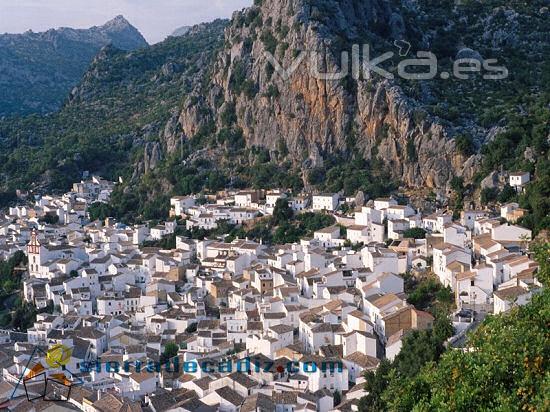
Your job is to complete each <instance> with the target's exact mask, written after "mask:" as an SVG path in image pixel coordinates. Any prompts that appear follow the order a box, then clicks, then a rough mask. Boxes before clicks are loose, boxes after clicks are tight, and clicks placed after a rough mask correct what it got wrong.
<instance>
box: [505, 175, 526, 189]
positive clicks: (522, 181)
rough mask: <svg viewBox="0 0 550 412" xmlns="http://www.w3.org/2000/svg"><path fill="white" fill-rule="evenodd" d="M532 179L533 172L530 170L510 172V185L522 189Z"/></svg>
mask: <svg viewBox="0 0 550 412" xmlns="http://www.w3.org/2000/svg"><path fill="white" fill-rule="evenodd" d="M530 180H531V174H530V173H529V172H515V173H510V186H512V187H514V188H516V190H519V189H521V188H522V187H523V186H524V185H526V184H527V183H529V181H530Z"/></svg>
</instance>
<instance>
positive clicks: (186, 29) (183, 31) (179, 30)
mask: <svg viewBox="0 0 550 412" xmlns="http://www.w3.org/2000/svg"><path fill="white" fill-rule="evenodd" d="M189 30H191V27H190V26H182V27H178V28H177V29H176V30H174V31H173V32H172V34H171V35H170V36H175V37H177V36H183V35H184V34H187V33H188V32H189Z"/></svg>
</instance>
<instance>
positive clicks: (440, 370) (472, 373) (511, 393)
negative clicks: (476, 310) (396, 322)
mask: <svg viewBox="0 0 550 412" xmlns="http://www.w3.org/2000/svg"><path fill="white" fill-rule="evenodd" d="M535 250H536V257H537V260H538V262H539V264H540V269H539V273H538V278H539V280H540V281H541V282H543V284H544V285H545V288H544V289H543V290H542V292H540V293H539V294H535V295H534V297H533V299H532V301H531V303H529V304H527V305H526V306H521V307H515V308H513V309H512V310H511V311H509V312H507V313H504V314H500V315H496V316H489V317H488V318H487V319H486V320H485V321H484V322H483V323H482V325H481V326H480V327H479V328H478V329H477V330H476V331H475V332H473V334H471V335H470V336H469V339H468V346H469V347H471V348H473V349H474V350H470V351H465V352H464V351H462V350H454V349H447V350H445V349H444V347H443V346H442V345H441V342H442V341H443V340H444V339H445V338H444V337H445V335H446V332H444V330H445V328H443V329H442V328H441V325H442V324H440V325H439V326H438V324H437V323H436V325H435V328H434V331H433V332H415V333H413V334H411V335H409V336H407V338H406V339H405V341H404V344H403V348H402V350H401V352H400V353H399V355H398V356H397V357H396V359H395V360H394V361H393V362H388V361H383V362H382V363H381V365H380V368H379V369H378V371H377V372H376V373H369V374H367V384H366V390H367V391H369V395H368V396H366V397H364V398H363V399H361V403H360V410H362V411H407V412H408V411H436V410H445V411H449V410H451V411H489V410H491V411H494V410H498V411H520V410H528V411H542V410H548V407H549V405H550V364H549V359H550V335H549V334H548V324H549V322H550V291H549V290H548V286H549V285H550V259H549V256H550V245H549V244H545V245H539V246H536V247H535ZM440 319H441V318H440ZM440 319H439V320H440Z"/></svg>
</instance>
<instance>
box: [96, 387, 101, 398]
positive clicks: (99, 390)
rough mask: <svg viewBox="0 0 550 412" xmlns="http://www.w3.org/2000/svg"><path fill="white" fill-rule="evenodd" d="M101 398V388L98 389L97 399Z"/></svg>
mask: <svg viewBox="0 0 550 412" xmlns="http://www.w3.org/2000/svg"><path fill="white" fill-rule="evenodd" d="M100 399H101V389H98V390H97V400H100Z"/></svg>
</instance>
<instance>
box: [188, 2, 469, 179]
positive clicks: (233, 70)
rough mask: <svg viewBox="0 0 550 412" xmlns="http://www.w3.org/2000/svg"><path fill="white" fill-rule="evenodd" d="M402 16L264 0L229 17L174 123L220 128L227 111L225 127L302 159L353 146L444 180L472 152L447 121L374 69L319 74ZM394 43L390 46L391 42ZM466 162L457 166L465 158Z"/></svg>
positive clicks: (364, 6) (401, 172) (381, 8)
mask: <svg viewBox="0 0 550 412" xmlns="http://www.w3.org/2000/svg"><path fill="white" fill-rule="evenodd" d="M402 24H403V23H402V18H401V16H400V15H399V14H398V13H396V12H395V11H392V10H391V9H390V8H389V6H388V3H387V2H383V1H378V0H368V1H360V0H343V1H330V0H275V1H263V3H262V5H261V6H253V7H251V8H249V9H246V10H245V11H243V12H238V13H236V14H235V15H234V16H233V19H232V22H231V24H230V26H229V27H228V28H227V29H226V32H225V43H226V45H225V46H226V47H224V49H223V50H222V51H221V52H220V53H219V55H218V58H217V62H216V64H215V67H214V69H213V72H212V73H213V74H212V76H211V81H210V84H209V87H208V88H207V89H208V93H207V94H206V95H205V94H204V93H203V92H199V90H198V89H197V90H196V91H195V93H194V94H193V95H192V96H191V97H190V98H188V99H187V101H186V103H185V105H184V107H183V110H182V112H181V115H180V119H179V123H180V125H181V129H182V130H183V133H184V134H185V135H186V136H187V137H189V138H190V137H192V136H194V135H195V134H196V133H197V132H198V131H199V130H200V129H201V127H203V126H204V125H205V124H206V123H207V122H209V121H214V122H215V123H216V125H217V127H218V129H219V128H223V127H227V126H228V125H227V120H224V116H223V113H224V112H227V111H228V110H233V108H234V114H235V116H236V120H235V123H234V124H233V127H238V128H240V129H242V131H243V135H244V137H245V140H246V143H247V145H248V146H261V147H265V148H268V149H270V150H272V151H276V150H280V148H281V145H284V146H286V149H287V150H288V153H289V158H290V159H291V160H292V161H293V162H294V164H295V165H298V166H300V167H302V168H305V169H307V168H312V167H317V166H322V164H323V161H324V160H325V159H327V157H329V156H332V155H337V154H350V153H360V154H361V155H362V156H364V157H365V158H366V159H370V158H371V157H372V156H378V157H379V158H381V159H383V160H384V162H385V163H386V164H387V166H388V167H389V169H390V170H391V171H392V173H393V174H394V176H395V177H396V178H398V179H399V180H401V181H403V182H404V183H405V184H406V185H409V186H422V185H427V186H429V187H444V186H445V184H446V183H447V182H448V181H449V180H450V178H452V176H454V175H458V176H461V175H465V177H466V178H470V177H471V175H472V174H473V171H474V170H475V164H476V158H472V159H469V160H468V161H466V160H467V159H463V158H462V156H460V155H457V154H456V151H455V146H454V145H455V144H454V141H453V140H452V139H451V138H450V133H449V130H447V129H446V127H445V126H443V125H442V124H440V123H438V122H437V121H436V120H435V119H433V118H431V117H430V116H428V115H427V114H426V112H425V111H423V110H422V109H421V107H420V105H418V104H417V103H416V102H415V101H413V100H411V99H409V98H408V97H407V96H405V94H404V93H403V92H402V90H401V88H400V87H399V86H398V85H396V84H395V83H394V82H393V81H390V80H386V79H383V78H381V77H378V78H377V77H373V78H371V79H364V78H360V79H353V78H351V76H350V75H348V76H347V77H345V78H343V79H340V80H323V79H319V78H318V77H319V76H317V75H315V70H314V66H316V67H317V68H318V71H320V72H325V73H337V72H339V71H340V70H341V61H340V56H339V52H335V50H340V51H348V52H351V47H352V44H362V43H361V42H364V39H365V38H371V39H373V38H376V36H379V35H384V36H386V37H389V38H392V36H394V37H395V38H399V32H400V30H402ZM266 51H269V52H271V53H272V54H273V55H274V56H275V57H276V58H277V60H278V61H279V62H280V64H281V66H282V67H283V68H285V69H288V68H290V67H291V66H292V65H293V63H295V62H296V61H297V57H298V56H300V51H306V52H311V51H315V52H316V53H315V54H314V55H315V56H316V59H315V61H316V64H313V62H312V60H311V56H312V54H311V53H306V54H303V56H305V58H304V60H303V61H302V63H301V64H299V65H298V67H297V69H296V70H295V71H294V72H293V73H292V74H291V75H290V76H289V78H288V79H284V78H283V77H282V76H280V75H279V74H278V73H277V72H274V70H273V65H272V64H271V63H270V62H269V61H268V58H267V56H266ZM390 51H393V50H390ZM465 165H466V166H465Z"/></svg>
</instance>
